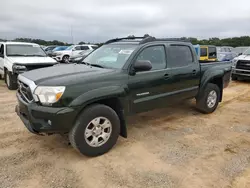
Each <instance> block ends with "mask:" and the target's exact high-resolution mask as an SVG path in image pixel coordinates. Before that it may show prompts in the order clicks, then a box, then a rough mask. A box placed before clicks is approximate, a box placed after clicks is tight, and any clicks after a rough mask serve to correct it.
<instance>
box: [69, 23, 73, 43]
mask: <svg viewBox="0 0 250 188" xmlns="http://www.w3.org/2000/svg"><path fill="white" fill-rule="evenodd" d="M70 35H71V43H72V44H74V38H73V30H72V25H70Z"/></svg>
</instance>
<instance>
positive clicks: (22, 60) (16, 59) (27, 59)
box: [8, 57, 56, 64]
mask: <svg viewBox="0 0 250 188" xmlns="http://www.w3.org/2000/svg"><path fill="white" fill-rule="evenodd" d="M8 59H9V60H10V61H11V62H13V63H18V64H36V63H37V64H41V63H51V64H54V63H56V61H55V60H54V59H52V58H50V57H8Z"/></svg>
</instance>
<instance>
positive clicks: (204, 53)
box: [201, 48, 207, 57]
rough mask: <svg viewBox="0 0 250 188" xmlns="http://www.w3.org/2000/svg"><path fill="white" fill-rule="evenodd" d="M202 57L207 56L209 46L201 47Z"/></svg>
mask: <svg viewBox="0 0 250 188" xmlns="http://www.w3.org/2000/svg"><path fill="white" fill-rule="evenodd" d="M201 57H207V48H201Z"/></svg>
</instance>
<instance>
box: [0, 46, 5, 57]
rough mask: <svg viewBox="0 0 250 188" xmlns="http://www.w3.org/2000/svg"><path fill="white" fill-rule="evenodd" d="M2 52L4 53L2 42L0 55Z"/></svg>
mask: <svg viewBox="0 0 250 188" xmlns="http://www.w3.org/2000/svg"><path fill="white" fill-rule="evenodd" d="M3 54H4V46H3V44H2V45H1V47H0V55H2V56H3Z"/></svg>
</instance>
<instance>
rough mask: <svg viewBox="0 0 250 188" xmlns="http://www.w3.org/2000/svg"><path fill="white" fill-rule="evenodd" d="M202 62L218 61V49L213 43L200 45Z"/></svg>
mask: <svg viewBox="0 0 250 188" xmlns="http://www.w3.org/2000/svg"><path fill="white" fill-rule="evenodd" d="M199 60H200V62H201V63H207V62H214V61H217V50H216V47H215V46H213V45H201V46H200V59H199Z"/></svg>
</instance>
